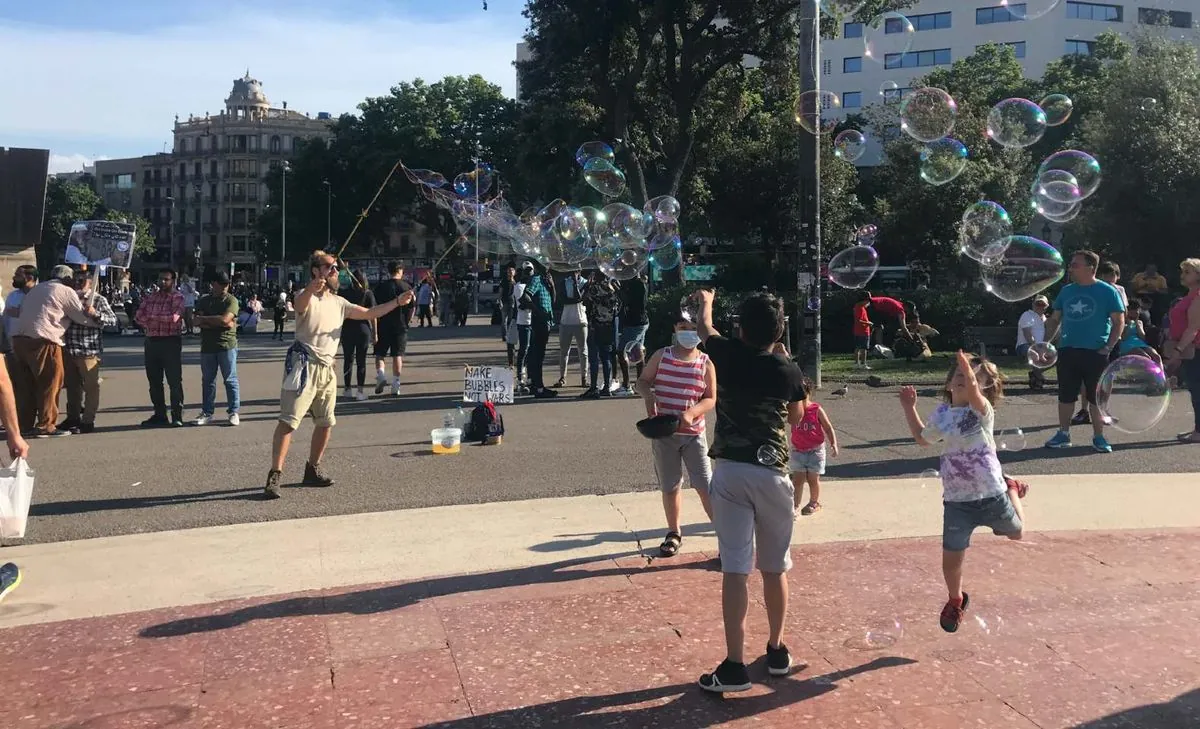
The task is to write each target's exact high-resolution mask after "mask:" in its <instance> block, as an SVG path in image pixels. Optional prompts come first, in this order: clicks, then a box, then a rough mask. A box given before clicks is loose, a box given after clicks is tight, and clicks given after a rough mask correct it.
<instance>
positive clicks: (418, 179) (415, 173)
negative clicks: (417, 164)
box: [404, 167, 446, 187]
mask: <svg viewBox="0 0 1200 729" xmlns="http://www.w3.org/2000/svg"><path fill="white" fill-rule="evenodd" d="M404 176H405V177H407V178H408V180H409V182H412V183H414V184H417V185H425V186H426V187H445V186H446V176H445V175H443V174H442V173H441V172H434V171H433V170H410V169H408V168H407V167H406V168H404Z"/></svg>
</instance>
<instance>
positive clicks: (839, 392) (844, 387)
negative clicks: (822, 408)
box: [829, 385, 850, 397]
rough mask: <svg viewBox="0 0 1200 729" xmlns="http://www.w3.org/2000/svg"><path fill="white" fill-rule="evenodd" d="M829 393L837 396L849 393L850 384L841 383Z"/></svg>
mask: <svg viewBox="0 0 1200 729" xmlns="http://www.w3.org/2000/svg"><path fill="white" fill-rule="evenodd" d="M829 394H830V395H836V396H837V397H845V396H846V395H848V394H850V385H842V386H841V387H839V388H838V389H836V390H834V391H833V392H831V393H829Z"/></svg>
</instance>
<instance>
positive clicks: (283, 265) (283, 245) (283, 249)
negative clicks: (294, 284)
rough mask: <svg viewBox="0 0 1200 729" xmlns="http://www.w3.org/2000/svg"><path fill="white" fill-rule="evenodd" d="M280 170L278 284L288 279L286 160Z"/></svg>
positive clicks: (289, 166)
mask: <svg viewBox="0 0 1200 729" xmlns="http://www.w3.org/2000/svg"><path fill="white" fill-rule="evenodd" d="M280 170H282V172H283V184H282V185H281V186H280V187H281V189H282V191H283V236H282V241H281V242H280V245H279V257H280V258H281V259H282V260H281V262H280V270H281V271H282V274H281V278H280V285H283V282H284V281H287V280H290V278H289V277H288V274H287V173H288V171H289V170H291V165H289V164H288V163H287V160H284V161H283V165H282V166H281V167H280Z"/></svg>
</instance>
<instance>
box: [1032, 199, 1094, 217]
mask: <svg viewBox="0 0 1200 729" xmlns="http://www.w3.org/2000/svg"><path fill="white" fill-rule="evenodd" d="M1030 204H1031V205H1032V206H1033V209H1034V210H1035V211H1036V212H1037V214H1038V215H1041V216H1042V217H1043V218H1045V219H1046V220H1050V221H1052V222H1055V223H1067V222H1070V221H1071V220H1074V219H1075V217H1076V216H1077V215H1079V211H1080V210H1081V209H1082V208H1083V206H1082V205H1081V204H1080V203H1078V202H1073V203H1060V202H1055V201H1053V200H1050V199H1048V198H1046V197H1044V196H1042V195H1035V196H1034V198H1033V200H1032V201H1030Z"/></svg>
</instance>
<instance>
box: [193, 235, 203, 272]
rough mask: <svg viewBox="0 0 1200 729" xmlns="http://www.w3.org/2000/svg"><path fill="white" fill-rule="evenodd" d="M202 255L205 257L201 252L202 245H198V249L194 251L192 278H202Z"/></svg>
mask: <svg viewBox="0 0 1200 729" xmlns="http://www.w3.org/2000/svg"><path fill="white" fill-rule="evenodd" d="M201 255H203V253H202V252H201V250H200V244H199V243H197V244H196V247H195V248H193V249H192V260H193V261H194V264H195V265H193V267H192V278H200V277H201V274H202V273H203V272H202V271H201V270H200V256H201Z"/></svg>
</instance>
